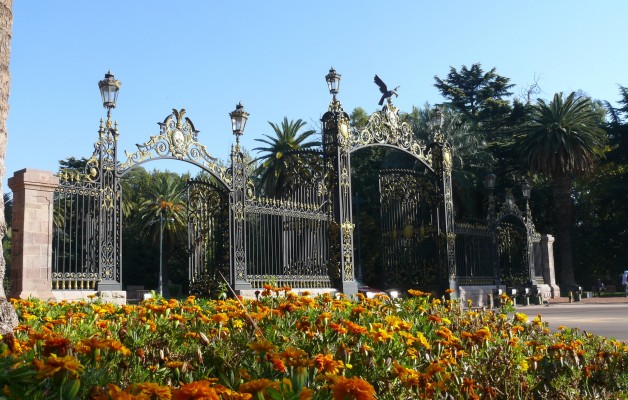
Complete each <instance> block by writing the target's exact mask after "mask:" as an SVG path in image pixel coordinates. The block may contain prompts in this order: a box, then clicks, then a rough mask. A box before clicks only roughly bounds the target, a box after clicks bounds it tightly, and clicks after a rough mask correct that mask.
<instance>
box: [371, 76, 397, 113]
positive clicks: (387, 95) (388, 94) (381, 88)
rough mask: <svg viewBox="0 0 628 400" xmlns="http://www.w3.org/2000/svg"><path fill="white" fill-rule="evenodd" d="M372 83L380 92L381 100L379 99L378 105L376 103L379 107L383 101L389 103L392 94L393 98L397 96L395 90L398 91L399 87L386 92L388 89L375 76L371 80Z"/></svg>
mask: <svg viewBox="0 0 628 400" xmlns="http://www.w3.org/2000/svg"><path fill="white" fill-rule="evenodd" d="M373 82H375V84H376V85H377V86H379V91H380V92H382V98H381V99H379V103H377V104H379V105H380V106H381V105H382V104H384V99H388V103H390V98H391V97H392V95H393V94H394V95H395V97H398V96H399V95H398V94H397V89H399V88H400V87H401V86H397V87H396V88H394V89H393V90H388V87H387V86H386V84H385V83H384V81H382V80H381V79H380V77H379V76H377V75H375V78H373Z"/></svg>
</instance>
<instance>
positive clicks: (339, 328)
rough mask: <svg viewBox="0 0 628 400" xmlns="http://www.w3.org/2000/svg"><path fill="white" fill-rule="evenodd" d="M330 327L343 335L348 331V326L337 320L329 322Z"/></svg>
mask: <svg viewBox="0 0 628 400" xmlns="http://www.w3.org/2000/svg"><path fill="white" fill-rule="evenodd" d="M329 327H330V328H331V329H333V330H334V331H336V332H337V333H340V334H341V335H344V334H345V333H347V331H348V330H347V328H345V327H344V326H342V325H340V324H338V323H335V322H332V323H331V324H329Z"/></svg>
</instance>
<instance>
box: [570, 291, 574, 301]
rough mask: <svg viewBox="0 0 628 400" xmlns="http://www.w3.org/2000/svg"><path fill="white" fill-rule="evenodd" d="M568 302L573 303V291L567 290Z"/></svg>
mask: <svg viewBox="0 0 628 400" xmlns="http://www.w3.org/2000/svg"><path fill="white" fill-rule="evenodd" d="M569 302H570V303H573V293H571V291H570V292H569Z"/></svg>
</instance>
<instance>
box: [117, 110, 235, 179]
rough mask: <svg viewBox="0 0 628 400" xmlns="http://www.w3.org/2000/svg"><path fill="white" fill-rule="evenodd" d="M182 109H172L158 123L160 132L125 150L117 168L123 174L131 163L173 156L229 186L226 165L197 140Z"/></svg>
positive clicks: (229, 177)
mask: <svg viewBox="0 0 628 400" xmlns="http://www.w3.org/2000/svg"><path fill="white" fill-rule="evenodd" d="M184 116H185V109H181V110H180V111H177V110H176V109H173V110H172V114H170V115H169V116H168V117H167V118H166V119H165V120H164V122H162V123H160V124H159V127H160V132H159V134H158V135H156V136H151V137H150V140H149V141H148V142H146V143H144V144H141V145H140V144H138V145H136V146H137V149H138V150H137V151H136V152H135V153H129V152H127V151H125V155H126V157H127V160H126V161H125V162H123V163H121V164H120V165H119V166H118V168H117V173H118V175H123V174H124V173H126V172H127V171H128V170H129V169H130V168H131V167H133V166H135V165H137V164H140V163H143V162H144V161H147V160H151V159H175V160H181V161H187V162H189V163H192V164H195V165H198V166H199V167H201V168H203V169H204V170H206V171H208V172H210V173H211V174H212V175H214V176H215V177H216V178H218V179H219V180H220V181H221V182H222V183H223V184H224V185H225V186H226V187H228V188H230V187H231V180H232V178H231V175H230V174H229V172H228V170H227V168H225V167H223V166H221V165H219V164H217V163H216V158H215V157H213V156H212V155H211V154H209V152H208V151H207V148H206V147H205V146H204V145H202V144H200V143H199V142H198V140H197V139H198V131H197V130H196V129H194V125H193V124H192V121H191V120H190V119H189V118H187V117H185V118H184Z"/></svg>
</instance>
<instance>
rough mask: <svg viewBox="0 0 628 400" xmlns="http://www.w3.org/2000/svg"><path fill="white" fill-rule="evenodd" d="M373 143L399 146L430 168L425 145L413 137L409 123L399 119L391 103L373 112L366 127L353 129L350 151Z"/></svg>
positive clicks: (397, 111) (429, 159)
mask: <svg viewBox="0 0 628 400" xmlns="http://www.w3.org/2000/svg"><path fill="white" fill-rule="evenodd" d="M373 144H382V145H388V146H393V147H397V148H400V149H402V150H404V151H406V152H408V153H410V154H412V155H413V156H415V157H416V158H417V159H419V160H421V161H423V163H425V164H426V165H427V166H428V167H430V168H432V160H431V155H430V153H429V152H427V147H426V146H425V144H423V143H422V142H421V141H419V140H418V139H416V138H415V137H414V134H413V132H412V127H411V126H410V124H408V123H407V122H402V121H401V120H400V119H399V110H398V109H397V108H396V107H395V106H394V105H393V104H392V103H391V104H386V105H384V107H383V108H382V110H381V111H377V112H375V113H373V114H372V115H371V117H370V118H369V122H368V123H367V125H366V127H364V128H362V129H359V130H354V131H353V135H352V138H351V151H354V150H357V149H359V148H361V147H364V146H369V145H373Z"/></svg>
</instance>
